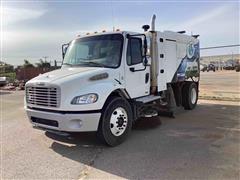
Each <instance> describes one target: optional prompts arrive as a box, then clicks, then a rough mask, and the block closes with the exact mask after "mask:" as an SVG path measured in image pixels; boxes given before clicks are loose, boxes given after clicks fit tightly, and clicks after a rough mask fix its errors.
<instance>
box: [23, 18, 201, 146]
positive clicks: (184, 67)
mask: <svg viewBox="0 0 240 180" xmlns="http://www.w3.org/2000/svg"><path fill="white" fill-rule="evenodd" d="M155 19H156V16H155V15H153V17H152V20H151V27H150V26H149V25H144V26H143V29H144V32H142V33H135V32H128V31H119V30H117V31H113V32H105V31H103V32H101V33H97V32H95V33H93V34H87V35H85V36H83V37H78V38H77V39H74V40H73V41H71V42H70V43H68V44H64V45H63V47H62V53H63V63H62V67H61V69H59V70H55V71H52V72H48V73H45V74H41V75H39V76H37V77H35V78H34V79H32V80H30V81H28V82H27V83H26V94H25V109H26V112H27V115H28V117H29V119H30V122H31V123H32V124H33V126H34V127H37V128H40V129H43V130H47V131H48V130H49V131H53V130H54V131H63V132H86V131H97V136H98V138H99V139H100V140H102V141H103V142H104V143H106V144H108V145H110V146H116V145H118V144H120V143H122V142H123V141H124V140H125V139H126V138H127V136H128V135H129V133H130V131H131V128H132V124H133V123H134V122H135V121H136V120H137V119H138V118H140V117H153V116H158V115H159V114H161V113H162V112H167V113H169V114H172V113H173V111H174V108H175V107H177V106H183V107H184V108H185V109H186V110H192V109H194V108H195V106H196V104H197V100H198V88H199V58H200V54H199V40H198V39H197V38H198V35H191V36H189V35H186V34H185V32H184V31H181V32H172V31H164V32H160V31H156V30H155Z"/></svg>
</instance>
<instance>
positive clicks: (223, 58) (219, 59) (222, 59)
mask: <svg viewBox="0 0 240 180" xmlns="http://www.w3.org/2000/svg"><path fill="white" fill-rule="evenodd" d="M229 60H231V61H240V54H227V55H219V56H202V57H201V58H200V62H201V63H202V64H210V63H212V62H216V63H226V62H227V61H229Z"/></svg>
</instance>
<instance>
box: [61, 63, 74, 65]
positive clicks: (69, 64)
mask: <svg viewBox="0 0 240 180" xmlns="http://www.w3.org/2000/svg"><path fill="white" fill-rule="evenodd" d="M63 65H68V66H72V65H73V64H70V63H63Z"/></svg>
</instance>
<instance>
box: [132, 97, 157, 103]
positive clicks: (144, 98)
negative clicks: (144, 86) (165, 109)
mask: <svg viewBox="0 0 240 180" xmlns="http://www.w3.org/2000/svg"><path fill="white" fill-rule="evenodd" d="M158 99H161V96H154V95H149V96H144V97H140V98H136V99H135V101H137V102H142V103H148V102H152V101H155V100H158Z"/></svg>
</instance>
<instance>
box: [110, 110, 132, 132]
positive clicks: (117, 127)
mask: <svg viewBox="0 0 240 180" xmlns="http://www.w3.org/2000/svg"><path fill="white" fill-rule="evenodd" d="M127 123H128V115H127V112H126V110H125V109H124V108H122V107H118V108H116V109H115V110H114V111H113V112H112V115H111V118H110V130H111V133H112V134H113V135H114V136H121V135H122V134H123V133H124V132H125V130H126V128H127Z"/></svg>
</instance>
